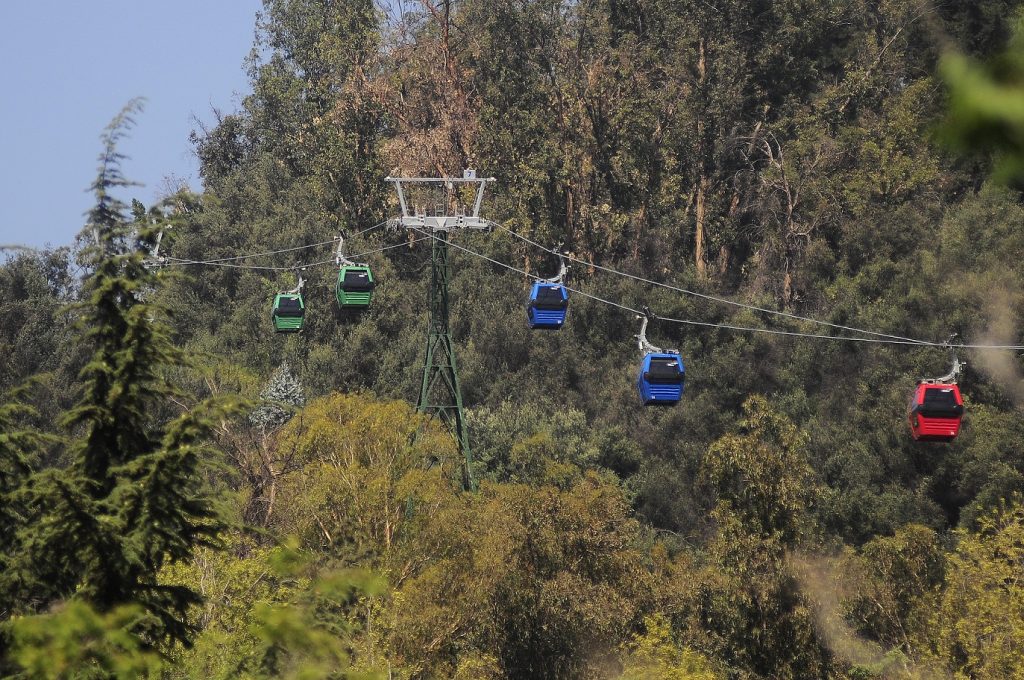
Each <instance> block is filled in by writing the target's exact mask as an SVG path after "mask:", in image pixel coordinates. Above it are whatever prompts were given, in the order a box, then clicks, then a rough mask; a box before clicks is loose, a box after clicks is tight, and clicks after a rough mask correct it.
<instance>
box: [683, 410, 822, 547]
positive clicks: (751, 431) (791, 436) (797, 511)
mask: <svg viewBox="0 0 1024 680" xmlns="http://www.w3.org/2000/svg"><path fill="white" fill-rule="evenodd" d="M743 412H744V416H745V417H744V419H743V420H742V421H740V427H741V428H742V429H743V431H744V434H742V435H726V436H725V437H723V438H721V439H719V440H718V441H717V442H715V443H714V444H713V445H712V446H711V448H709V449H708V452H707V455H706V456H705V458H704V467H703V474H704V476H705V478H706V479H707V480H708V481H709V482H710V484H711V485H712V486H713V487H714V489H715V492H716V493H717V495H718V497H719V498H720V499H721V501H722V502H723V505H724V508H723V509H722V510H720V512H721V513H723V514H735V515H736V516H737V517H738V518H739V521H740V522H742V524H743V526H744V527H745V528H746V529H747V530H748V531H749V532H750V533H751V534H753V535H757V536H764V537H766V538H767V537H778V538H779V539H781V540H782V541H784V542H792V541H794V540H796V538H797V537H798V535H799V533H800V529H801V524H802V523H803V518H804V516H805V515H806V513H807V511H808V506H809V504H810V502H811V501H812V500H813V498H814V495H815V487H814V482H813V472H812V470H811V467H810V466H809V465H808V464H807V459H806V447H807V439H806V436H804V435H803V434H801V432H800V431H799V430H798V429H797V427H796V426H795V425H794V424H793V423H792V422H791V421H790V420H789V419H788V418H786V417H785V416H784V415H782V414H779V413H777V412H775V411H774V410H773V409H772V408H771V406H770V404H769V402H768V400H767V399H765V398H764V397H760V396H755V397H750V398H749V399H747V401H745V402H744V404H743Z"/></svg>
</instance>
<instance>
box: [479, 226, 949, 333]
mask: <svg viewBox="0 0 1024 680" xmlns="http://www.w3.org/2000/svg"><path fill="white" fill-rule="evenodd" d="M491 224H493V225H494V226H496V227H498V228H499V229H504V230H505V231H507V232H508V233H509V234H511V235H512V236H515V237H516V238H518V239H521V240H523V241H525V242H526V243H529V244H530V245H532V246H534V247H537V248H540V249H541V250H544V251H546V252H548V253H551V254H553V255H560V256H562V257H565V258H566V259H568V260H570V261H572V262H577V263H579V264H583V265H586V266H588V267H593V268H594V269H600V270H601V271H605V272H608V273H609V274H615V275H617V276H623V277H626V278H628V279H633V280H634V281H639V282H641V283H646V284H648V285H651V286H659V287H661V288H667V289H669V290H673V291H676V292H677V293H683V294H685V295H691V296H693V297H698V298H702V299H705V300H711V301H713V302H718V303H721V304H724V305H732V306H734V307H740V308H742V309H747V310H750V311H754V312H762V313H764V314H771V315H773V316H781V317H785V318H787V319H793V320H796V321H805V322H807V323H812V324H818V325H820V326H828V327H830V328H836V329H839V330H844V331H850V332H853V333H860V334H862V335H872V336H875V337H879V338H891V339H893V340H903V341H905V342H906V343H909V344H915V345H941V344H942V343H935V342H930V341H928V340H917V339H915V338H907V337H903V336H902V335H893V334H891V333H879V332H877V331H869V330H867V329H864V328H856V327H854V326H844V325H842V324H837V323H831V322H829V321H822V320H820V319H814V318H811V317H808V316H800V315H799V314H792V313H790V312H782V311H779V310H776V309H767V308H765V307H758V306H757V305H748V304H746V303H743V302H736V301H735V300H729V299H728V298H721V297H717V296H715V295H709V294H707V293H698V292H697V291H695V290H689V289H686V288H680V287H678V286H673V285H671V284H668V283H663V282H661V281H654V280H652V279H647V278H644V277H642V276H637V275H635V274H628V273H626V272H620V271H618V270H617V269H612V268H611V267H605V266H602V265H599V264H596V263H594V262H588V261H586V260H581V259H579V258H576V257H573V256H571V255H563V254H561V253H558V252H557V251H555V250H552V249H551V248H548V247H547V246H544V245H541V244H540V243H537V242H536V241H534V240H532V239H530V238H529V237H527V236H523V235H522V234H519V233H516V232H514V231H512V230H511V229H509V228H508V227H506V226H505V225H504V224H501V223H499V222H491ZM780 332H781V331H780ZM809 335H811V336H813V335H814V334H813V333H812V334H809ZM821 337H829V338H830V337H834V336H831V335H824V336H821Z"/></svg>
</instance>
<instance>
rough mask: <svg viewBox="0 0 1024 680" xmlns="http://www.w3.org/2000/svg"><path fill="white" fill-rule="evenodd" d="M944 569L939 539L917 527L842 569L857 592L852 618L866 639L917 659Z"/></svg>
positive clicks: (874, 545) (866, 550)
mask: <svg viewBox="0 0 1024 680" xmlns="http://www.w3.org/2000/svg"><path fill="white" fill-rule="evenodd" d="M944 563H945V556H944V554H943V552H942V548H941V546H940V545H939V543H938V537H937V536H936V534H935V532H934V531H933V530H931V529H929V528H927V527H923V526H919V525H913V524H911V525H908V526H906V527H904V528H902V529H900V530H899V531H897V532H896V535H894V536H885V537H878V538H875V539H873V540H872V541H870V542H869V543H867V544H865V545H864V546H863V547H862V548H861V550H860V553H859V554H858V555H856V556H850V557H848V558H847V559H846V560H845V561H844V563H843V565H842V573H843V579H844V580H846V581H847V588H849V589H850V590H851V591H852V593H851V595H850V596H849V597H848V598H847V599H846V601H845V606H846V616H847V618H848V619H849V620H850V621H851V622H853V623H854V624H855V625H856V627H857V630H858V631H859V632H860V633H861V634H862V635H866V636H869V637H871V638H873V639H875V640H877V641H879V642H881V643H882V644H883V645H885V646H886V647H887V648H899V649H900V650H901V651H902V652H903V653H904V654H908V653H912V652H913V651H914V650H913V643H912V640H913V637H914V636H915V635H916V634H917V632H918V631H922V630H924V628H925V620H924V619H926V617H927V615H928V612H929V611H930V610H931V609H932V608H933V607H934V606H935V601H934V592H935V590H936V589H937V588H938V586H939V585H940V584H941V583H942V578H943V569H944V566H945V564H944Z"/></svg>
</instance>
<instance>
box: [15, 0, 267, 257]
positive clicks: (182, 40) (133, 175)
mask: <svg viewBox="0 0 1024 680" xmlns="http://www.w3.org/2000/svg"><path fill="white" fill-rule="evenodd" d="M260 7H261V2H260V0H82V1H78V0H0V243H22V244H26V245H30V246H42V245H45V244H51V245H65V244H69V243H71V241H72V240H73V239H74V236H75V234H77V233H78V232H79V231H80V230H81V228H82V225H83V222H84V218H83V216H82V214H83V213H84V212H85V211H86V210H87V209H88V208H89V206H90V205H91V197H90V196H89V194H88V193H86V192H85V189H86V188H87V187H88V185H89V183H90V182H91V181H92V179H93V177H94V176H95V174H96V165H97V163H96V156H97V155H98V154H99V151H100V142H99V135H100V133H101V132H102V130H103V128H104V127H106V125H107V123H108V122H110V119H111V118H113V117H114V115H115V114H116V113H117V112H118V111H119V110H120V109H121V107H122V106H124V104H125V103H127V102H128V100H130V99H131V98H132V97H137V96H143V97H146V99H147V102H146V110H145V111H144V112H143V113H142V114H141V115H140V116H138V118H137V124H136V127H135V129H134V130H133V131H132V133H131V138H130V139H128V140H126V141H125V142H124V144H123V145H122V146H121V150H122V152H123V153H126V154H128V155H129V156H131V158H130V159H129V160H128V161H126V162H125V164H124V173H125V175H126V176H127V177H128V178H129V179H132V180H135V181H138V182H142V183H143V184H144V185H145V186H143V187H136V188H134V189H133V190H132V191H131V195H130V196H128V195H126V196H124V198H132V197H134V198H138V199H139V200H141V201H143V202H144V203H146V204H149V203H150V202H152V200H153V199H154V198H155V197H156V196H157V195H158V194H159V192H160V189H161V188H162V186H163V185H164V178H165V177H168V176H174V177H179V178H183V179H185V180H186V181H187V182H188V183H189V184H190V185H191V186H192V187H193V188H194V189H199V188H200V184H199V180H198V177H197V163H196V160H195V156H194V154H193V152H192V145H191V144H190V143H189V141H188V136H189V132H190V131H191V130H192V129H193V128H195V123H194V120H193V117H198V118H199V119H200V120H202V121H204V122H205V123H207V124H208V123H210V122H211V121H212V120H213V119H214V116H213V114H212V107H216V108H218V109H220V110H221V111H224V112H231V111H235V110H237V108H238V107H239V103H240V101H241V98H242V97H243V96H244V95H245V94H246V93H248V92H249V84H248V77H247V76H246V73H245V66H244V61H245V58H246V56H247V55H248V54H249V50H250V49H251V48H252V44H253V37H254V35H255V20H256V12H257V10H258V9H259V8H260Z"/></svg>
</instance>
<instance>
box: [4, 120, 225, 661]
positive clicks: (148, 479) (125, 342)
mask: <svg viewBox="0 0 1024 680" xmlns="http://www.w3.org/2000/svg"><path fill="white" fill-rule="evenodd" d="M139 110H141V103H140V102H139V101H137V100H136V101H133V102H131V103H130V104H129V105H128V106H127V107H125V109H124V110H123V111H122V112H121V113H120V114H119V115H118V116H117V117H116V118H115V119H114V120H113V122H112V123H111V124H110V126H109V127H108V128H107V130H106V131H105V133H104V135H103V138H102V139H103V142H104V152H103V153H102V154H101V156H100V167H99V174H98V176H97V178H96V180H95V182H94V183H93V185H92V189H93V192H94V194H95V196H96V206H95V207H94V208H93V209H92V210H91V211H90V213H89V226H87V227H86V230H85V232H84V233H83V239H84V240H85V241H88V240H90V237H91V240H92V242H93V243H92V245H91V246H90V247H89V248H88V249H87V250H86V253H85V257H86V260H87V263H88V264H89V266H90V268H91V271H92V273H91V275H90V276H89V277H88V279H87V280H86V282H85V285H84V302H82V303H81V305H80V314H81V317H82V329H83V331H82V333H83V341H85V342H88V343H89V344H90V345H91V346H92V348H93V353H92V358H91V360H90V361H89V362H88V364H87V365H86V366H85V368H84V369H83V371H82V374H81V378H82V381H83V383H84V390H83V395H82V397H81V399H80V400H79V401H78V403H77V405H76V406H75V407H74V408H73V409H71V410H70V411H69V412H68V413H66V414H65V416H64V418H63V422H62V424H63V425H64V426H66V427H67V428H68V429H69V430H70V431H71V432H72V433H73V434H74V435H75V438H74V439H72V441H71V443H70V445H69V447H68V448H69V450H68V453H69V459H70V460H71V461H72V462H71V465H70V467H69V468H68V469H64V470H56V469H55V470H48V471H45V472H43V473H40V474H38V475H36V476H34V477H33V478H32V479H30V480H29V482H28V483H27V488H26V489H24V491H23V493H24V495H25V498H26V499H27V507H28V508H29V509H30V513H29V517H28V518H27V519H26V522H25V523H24V524H23V525H22V526H21V527H20V528H19V530H18V540H17V546H16V550H17V554H16V556H15V560H16V561H17V562H18V563H19V565H21V566H22V567H27V568H26V569H25V571H26V572H29V573H31V575H32V579H31V581H30V582H29V583H26V584H25V592H24V593H23V595H26V596H28V597H27V598H26V600H25V601H26V602H29V603H31V605H29V606H26V608H30V607H34V608H36V609H39V608H41V607H43V606H45V605H47V604H49V603H50V602H53V601H55V600H59V599H65V598H75V599H80V600H84V601H86V602H87V603H89V604H91V605H92V606H93V607H94V608H96V609H97V610H98V611H100V612H105V611H110V610H112V609H113V608H115V607H117V606H119V605H125V604H131V603H135V604H138V605H140V606H141V608H142V610H143V612H144V616H143V618H142V619H141V623H139V624H138V625H136V626H135V629H134V631H133V632H135V633H136V634H138V635H140V637H141V639H142V641H143V643H144V644H145V645H147V646H163V645H168V644H172V643H174V642H181V643H185V644H188V643H189V641H190V638H191V635H192V633H193V631H192V630H191V628H190V625H189V623H188V622H187V619H186V612H187V610H188V608H189V607H190V606H191V605H194V604H197V603H198V602H200V601H201V597H200V595H199V593H198V592H196V591H195V590H193V589H191V588H189V587H187V586H184V585H177V584H166V583H161V582H160V581H159V579H158V575H159V572H160V570H161V568H162V567H163V566H164V565H165V564H168V563H171V562H175V561H180V560H184V559H187V558H189V557H190V555H191V554H192V551H193V550H194V549H195V548H196V547H199V546H213V545H216V543H217V536H218V532H219V531H220V529H221V523H220V521H219V520H218V518H217V516H216V514H215V512H214V509H213V505H212V504H211V502H210V501H209V500H208V499H207V498H205V497H204V496H203V495H202V491H201V479H200V476H199V470H200V465H201V463H200V453H202V451H203V444H202V442H203V440H204V438H205V436H206V435H207V433H208V432H209V430H210V428H211V426H212V425H213V424H214V422H216V421H217V420H218V419H220V418H224V417H226V416H228V415H229V414H230V413H231V412H233V411H234V410H235V409H236V407H237V402H236V401H234V400H232V399H231V398H220V399H215V400H210V401H207V402H205V403H203V404H201V405H200V406H198V407H195V408H193V409H191V410H190V411H188V412H186V413H185V414H183V415H181V416H179V417H177V418H175V419H173V420H171V421H170V422H165V420H166V419H161V417H160V414H161V413H165V412H166V410H167V408H168V406H167V404H168V402H169V400H170V398H171V397H172V396H175V395H176V391H175V390H174V388H173V386H171V385H170V384H168V383H167V381H166V379H165V378H164V375H165V372H166V369H168V368H169V367H172V366H177V365H181V364H186V363H187V357H186V356H184V353H183V352H182V351H181V350H180V349H178V348H177V347H175V346H174V344H173V342H172V340H171V337H170V330H169V326H168V323H167V320H166V312H165V310H163V309H162V308H161V307H160V306H159V305H157V304H154V303H152V302H148V301H144V300H143V299H142V294H143V293H144V292H148V291H151V290H153V289H154V288H155V287H156V286H157V285H158V282H159V274H157V273H156V272H154V271H152V270H150V269H147V267H146V263H145V256H146V253H147V251H148V249H149V248H150V247H151V246H152V244H153V243H154V240H155V238H156V232H157V229H158V226H154V223H155V221H157V220H159V219H160V218H161V215H162V212H161V211H159V210H155V211H152V212H150V213H149V214H146V213H145V212H144V211H141V210H136V211H135V214H136V215H135V217H136V219H135V220H134V222H133V221H131V220H129V219H128V218H127V208H126V206H125V205H124V204H123V203H121V202H120V201H119V200H118V199H117V198H115V197H114V196H113V193H112V192H113V191H115V190H117V189H121V188H124V187H126V186H129V185H130V183H129V182H128V181H127V180H126V179H125V178H124V176H123V175H122V174H121V169H120V163H121V160H123V156H122V155H121V154H120V153H118V152H117V143H118V141H119V140H120V139H122V138H123V137H124V135H125V134H126V133H127V131H128V130H129V129H130V127H131V126H132V124H133V120H132V116H133V115H134V114H135V113H136V112H138V111H139ZM147 297H150V296H147Z"/></svg>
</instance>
